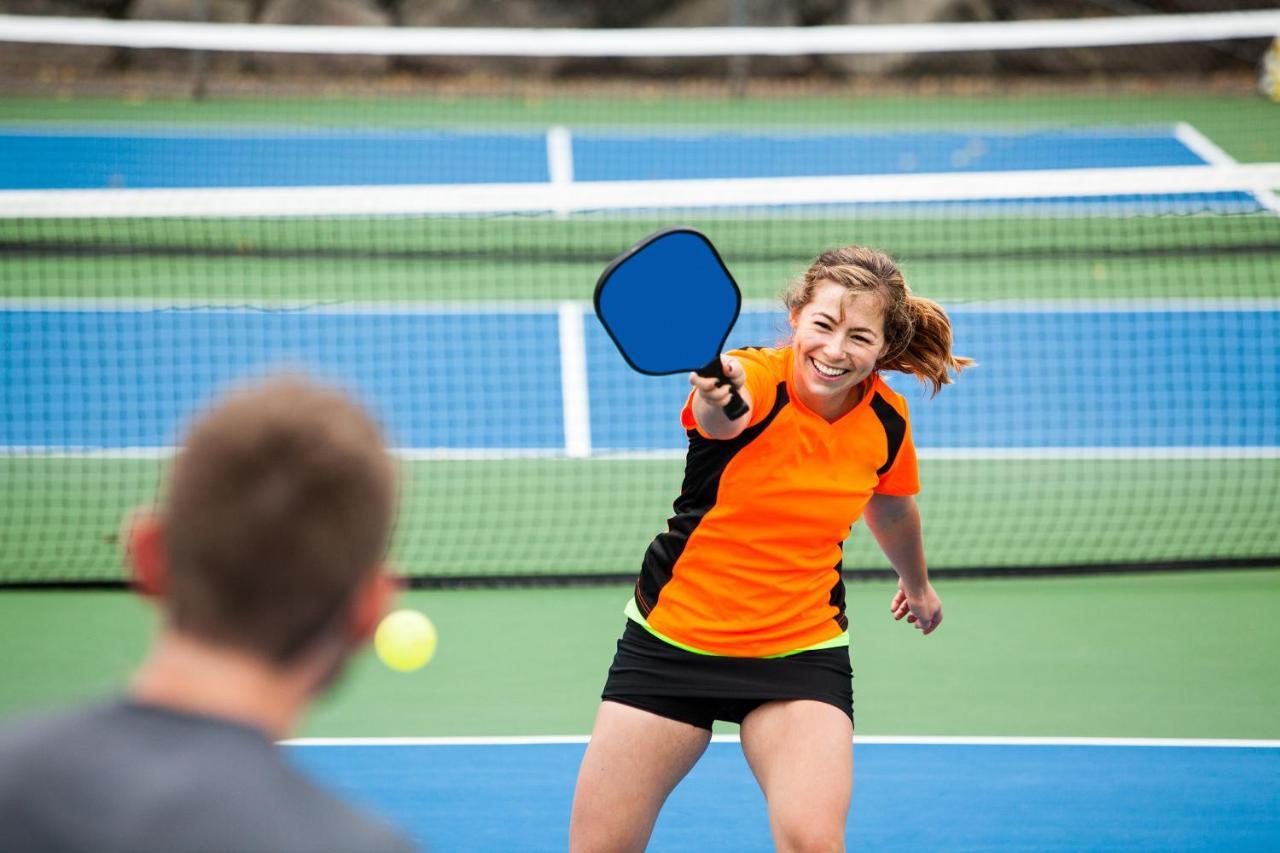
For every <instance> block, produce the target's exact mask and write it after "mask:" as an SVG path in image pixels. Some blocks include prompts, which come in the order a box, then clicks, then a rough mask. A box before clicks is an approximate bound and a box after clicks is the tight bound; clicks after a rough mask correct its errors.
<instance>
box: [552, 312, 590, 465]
mask: <svg viewBox="0 0 1280 853" xmlns="http://www.w3.org/2000/svg"><path fill="white" fill-rule="evenodd" d="M584 316H585V315H584V314H583V312H582V309H581V308H580V307H579V306H578V305H577V304H576V303H573V302H562V303H561V304H560V310H559V321H558V323H557V327H558V332H557V337H558V338H559V343H560V398H561V406H562V409H561V420H563V421H564V454H565V455H566V456H568V457H569V458H570V459H584V458H587V457H589V456H591V395H590V394H589V393H588V390H587V336H586V330H585V322H584V319H583V318H584Z"/></svg>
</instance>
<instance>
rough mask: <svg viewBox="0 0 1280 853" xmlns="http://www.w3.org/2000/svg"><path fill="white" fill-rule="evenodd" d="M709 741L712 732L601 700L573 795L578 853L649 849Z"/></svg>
mask: <svg viewBox="0 0 1280 853" xmlns="http://www.w3.org/2000/svg"><path fill="white" fill-rule="evenodd" d="M710 741H711V731H710V730H709V729H703V728H700V727H698V726H694V725H690V724H689V723H682V722H679V721H677V720H669V719H667V718H666V717H660V716H658V715H657V714H651V713H649V712H648V711H641V710H640V709H639V708H632V707H631V706H629V705H622V704H619V703H617V702H608V701H605V702H601V703H600V710H599V711H598V712H597V714H596V724H595V728H594V729H593V730H592V732H591V743H589V744H588V745H587V752H586V755H584V756H583V758H582V767H581V768H580V769H579V770H578V786H577V788H576V789H575V790H574V795H573V817H572V818H571V819H570V821H569V850H570V851H571V853H596V851H600V853H605V851H607V853H620V851H632V850H634V851H642V850H644V848H645V845H646V844H648V843H649V835H650V834H651V833H652V832H653V825H654V823H655V822H657V820H658V811H659V810H660V809H661V808H662V804H663V803H664V802H665V801H666V799H667V795H668V794H670V793H671V792H672V790H674V789H675V787H676V784H677V783H678V782H679V781H680V780H681V779H683V778H684V776H685V774H686V773H688V772H689V770H690V769H691V768H692V767H693V765H694V764H695V763H696V762H697V761H698V759H699V758H700V757H701V756H702V753H703V752H704V751H706V748H707V744H708V743H710Z"/></svg>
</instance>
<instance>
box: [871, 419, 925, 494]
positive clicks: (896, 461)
mask: <svg viewBox="0 0 1280 853" xmlns="http://www.w3.org/2000/svg"><path fill="white" fill-rule="evenodd" d="M874 491H875V493H876V494H878V495H914V494H918V493H919V491H920V469H919V465H918V464H917V462H916V445H915V442H914V441H913V440H912V438H911V421H910V420H907V421H906V429H905V430H904V431H903V435H902V443H901V444H900V445H899V446H898V451H897V453H896V454H895V455H894V458H893V460H892V461H891V462H890V464H889V469H888V470H887V471H885V472H884V473H883V474H881V475H880V481H879V482H878V483H876V487H875V489H874Z"/></svg>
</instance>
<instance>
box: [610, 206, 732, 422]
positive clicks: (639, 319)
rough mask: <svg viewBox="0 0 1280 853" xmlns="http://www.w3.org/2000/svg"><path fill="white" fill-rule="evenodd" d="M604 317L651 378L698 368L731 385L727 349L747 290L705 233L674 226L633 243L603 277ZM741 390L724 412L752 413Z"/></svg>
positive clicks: (633, 362) (635, 365)
mask: <svg viewBox="0 0 1280 853" xmlns="http://www.w3.org/2000/svg"><path fill="white" fill-rule="evenodd" d="M595 306H596V316H597V317H599V318H600V322H601V323H602V324H603V325H604V329H605V331H606V332H608V333H609V337H610V338H612V339H613V342H614V344H615V345H616V346H617V347H618V352H620V353H622V357H623V358H624V359H626V360H627V364H629V365H630V366H631V367H632V369H634V370H637V371H639V372H640V373H644V374H648V375H650V376H663V375H666V374H670V373H686V372H688V371H694V372H696V373H697V374H698V375H699V376H706V377H715V378H717V379H719V380H720V383H721V384H726V383H728V381H729V380H728V378H727V377H726V376H725V375H724V367H723V365H722V364H721V363H720V352H721V350H722V349H723V348H724V342H725V340H726V339H728V337H729V331H730V330H731V329H732V328H733V324H734V323H735V322H737V320H738V311H739V309H740V308H741V307H742V293H741V291H739V290H738V284H737V282H735V281H734V280H733V276H732V275H730V274H729V269H728V268H727V267H726V266H725V265H724V261H722V260H721V259H720V253H719V252H717V251H716V249H715V246H713V245H711V241H710V240H708V239H707V237H706V235H705V234H703V233H702V232H701V231H697V230H695V229H693V228H666V229H663V230H662V231H658V232H655V233H653V234H650V235H649V236H648V237H645V238H644V239H643V240H641V241H640V242H639V243H636V244H635V245H634V246H632V247H631V248H630V249H627V250H626V251H625V252H623V253H622V254H621V255H619V256H618V257H616V258H614V259H613V261H612V263H610V264H609V266H608V267H606V268H605V271H604V272H603V273H601V275H600V278H599V280H598V281H596V294H595ZM746 411H747V405H746V403H745V402H743V400H742V397H741V395H739V394H738V391H737V389H734V390H733V391H732V394H731V396H730V398H729V402H728V403H726V404H725V407H724V413H725V416H726V417H728V418H729V420H737V419H738V418H740V417H742V416H743V415H744V414H746Z"/></svg>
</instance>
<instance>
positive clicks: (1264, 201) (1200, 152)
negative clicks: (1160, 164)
mask: <svg viewBox="0 0 1280 853" xmlns="http://www.w3.org/2000/svg"><path fill="white" fill-rule="evenodd" d="M1173 135H1174V137H1175V138H1177V140H1178V141H1179V142H1181V143H1182V144H1183V145H1185V146H1187V147H1188V148H1190V149H1191V151H1192V152H1194V153H1195V154H1196V155H1197V156H1198V157H1200V158H1202V159H1203V160H1204V161H1205V162H1206V163H1210V164H1212V165H1215V166H1235V165H1236V159H1235V158H1234V157H1232V156H1231V155H1230V154H1228V153H1227V152H1226V151H1224V150H1222V148H1221V147H1219V146H1218V144H1217V143H1216V142H1214V141H1213V140H1212V139H1210V138H1209V137H1207V136H1205V135H1204V134H1203V133H1201V132H1200V131H1199V130H1198V129H1197V128H1196V127H1195V126H1194V125H1191V124H1188V123H1187V122H1185V121H1180V122H1178V123H1177V124H1176V125H1174V128H1173ZM1271 190H1272V188H1271V187H1266V186H1263V187H1259V188H1258V189H1257V190H1255V191H1254V192H1253V193H1252V195H1253V197H1254V198H1256V199H1257V200H1258V204H1260V205H1262V206H1263V207H1265V208H1266V209H1267V210H1270V211H1273V212H1275V213H1280V197H1277V196H1276V194H1275V193H1274V192H1272V191H1271Z"/></svg>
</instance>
